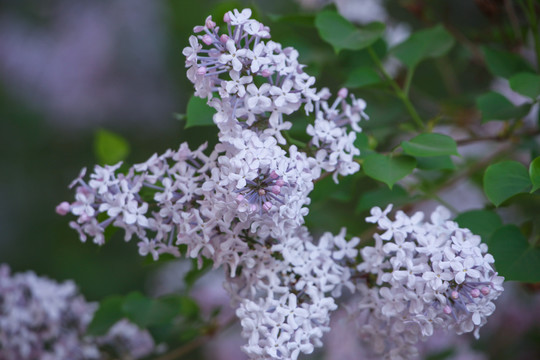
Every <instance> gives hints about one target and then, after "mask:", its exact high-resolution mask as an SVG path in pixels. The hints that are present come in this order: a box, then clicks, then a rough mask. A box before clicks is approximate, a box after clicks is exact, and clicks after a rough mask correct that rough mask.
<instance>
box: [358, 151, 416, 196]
mask: <svg viewBox="0 0 540 360" xmlns="http://www.w3.org/2000/svg"><path fill="white" fill-rule="evenodd" d="M415 166H416V159H415V158H413V157H412V156H407V155H401V156H394V157H390V156H386V155H381V154H371V155H369V156H367V157H366V158H365V159H364V164H363V169H364V173H365V174H366V175H367V176H369V177H371V178H373V179H375V180H379V181H382V182H383V183H385V184H386V185H388V187H389V188H390V189H392V186H393V185H394V184H395V183H396V182H397V181H398V180H400V179H403V178H404V177H405V176H407V175H409V174H410V173H412V171H413V170H414V168H415Z"/></svg>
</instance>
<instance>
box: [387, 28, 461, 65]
mask: <svg viewBox="0 0 540 360" xmlns="http://www.w3.org/2000/svg"><path fill="white" fill-rule="evenodd" d="M453 45H454V38H453V37H452V35H450V34H449V33H448V32H447V31H446V30H445V29H444V27H443V26H442V25H437V26H435V27H432V28H430V29H425V30H420V31H417V32H415V33H413V34H412V35H411V36H410V37H409V38H408V39H407V40H405V41H404V42H402V43H401V44H399V45H397V46H396V47H394V48H393V49H392V50H391V53H392V54H393V55H394V56H395V57H397V58H398V59H399V60H401V62H403V64H405V65H406V66H407V67H408V68H409V69H412V68H414V67H415V66H416V65H417V64H418V63H420V62H421V61H422V60H424V59H427V58H436V57H439V56H442V55H444V54H446V53H447V52H448V50H450V49H451V48H452V46H453Z"/></svg>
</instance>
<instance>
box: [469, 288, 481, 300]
mask: <svg viewBox="0 0 540 360" xmlns="http://www.w3.org/2000/svg"><path fill="white" fill-rule="evenodd" d="M471 296H472V297H473V298H477V297H479V296H480V290H478V289H472V290H471Z"/></svg>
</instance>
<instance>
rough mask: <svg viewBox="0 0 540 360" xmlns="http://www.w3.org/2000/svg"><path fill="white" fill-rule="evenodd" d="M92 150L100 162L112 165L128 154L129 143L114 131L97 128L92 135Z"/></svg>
mask: <svg viewBox="0 0 540 360" xmlns="http://www.w3.org/2000/svg"><path fill="white" fill-rule="evenodd" d="M94 152H95V154H96V158H97V159H98V162H99V163H100V164H108V165H114V164H116V163H117V162H119V161H122V160H124V159H125V158H126V157H127V156H128V154H129V143H128V142H127V141H126V139H124V138H123V137H121V136H120V135H117V134H115V133H112V132H110V131H107V130H105V129H99V130H98V131H97V132H96V135H95V137H94Z"/></svg>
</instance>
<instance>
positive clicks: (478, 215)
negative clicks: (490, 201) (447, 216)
mask: <svg viewBox="0 0 540 360" xmlns="http://www.w3.org/2000/svg"><path fill="white" fill-rule="evenodd" d="M454 221H456V222H457V223H458V224H459V226H460V227H462V228H467V229H469V230H471V231H472V233H473V234H476V235H480V237H481V238H482V241H483V242H485V243H487V242H488V240H489V238H490V236H491V235H492V234H493V233H494V232H495V230H497V229H498V228H499V227H501V226H502V220H501V218H500V217H499V215H497V213H495V212H493V211H488V210H470V211H466V212H464V213H461V214H459V215H458V216H457V217H456V218H455V219H454Z"/></svg>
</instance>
